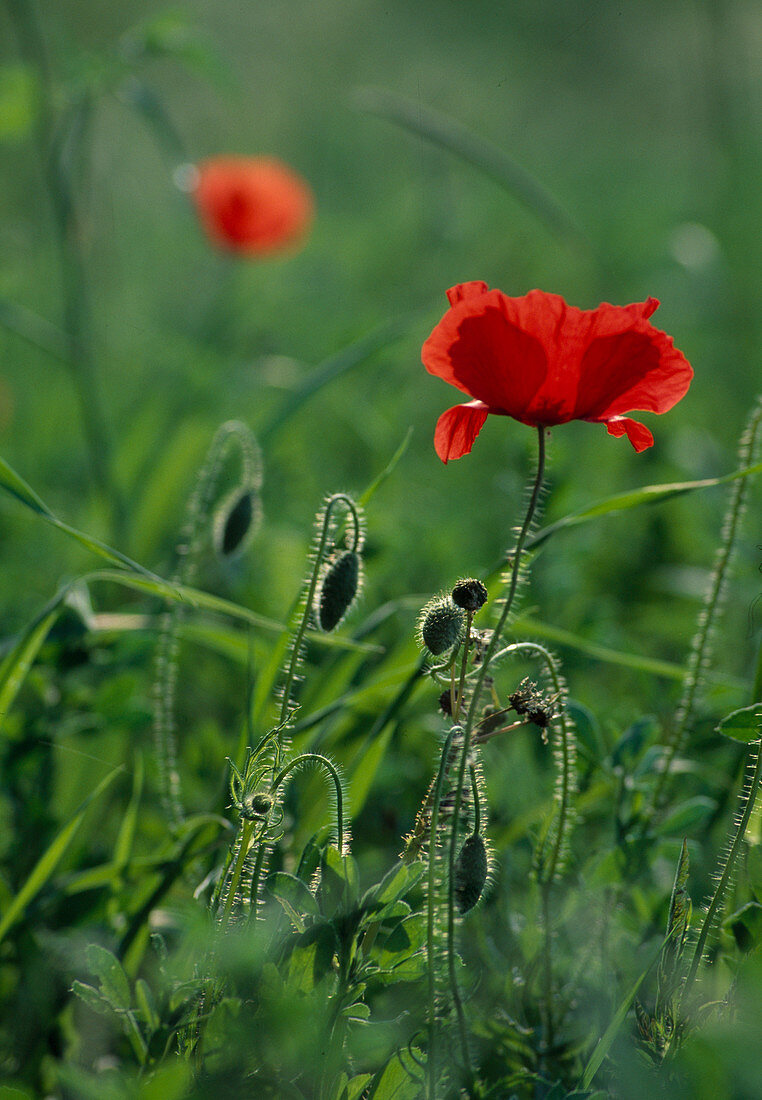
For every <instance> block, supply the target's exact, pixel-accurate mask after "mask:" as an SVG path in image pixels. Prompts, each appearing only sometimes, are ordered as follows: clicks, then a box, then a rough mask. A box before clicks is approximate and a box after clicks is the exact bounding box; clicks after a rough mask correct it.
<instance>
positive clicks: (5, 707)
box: [0, 594, 64, 730]
mask: <svg viewBox="0 0 762 1100" xmlns="http://www.w3.org/2000/svg"><path fill="white" fill-rule="evenodd" d="M63 599H64V597H63V594H59V595H58V596H56V597H55V599H54V600H52V601H51V603H49V604H48V605H47V607H45V608H44V609H43V610H42V611H41V612H40V614H39V615H37V616H36V618H34V619H33V620H32V622H31V623H30V624H29V626H28V627H27V628H26V630H25V631H24V632H23V633H22V635H21V637H20V638H19V639H18V641H17V642H16V644H15V645H14V646H13V648H12V649H11V651H10V653H8V654H6V656H5V659H4V660H3V662H2V664H0V730H2V728H3V724H4V722H5V717H6V715H7V714H8V711H9V710H10V709H11V707H12V706H13V702H14V700H15V698H16V696H17V695H18V693H19V691H20V689H21V685H22V684H23V683H24V680H25V679H26V676H27V673H28V672H29V669H30V668H31V666H32V662H33V661H34V659H35V657H36V656H37V653H38V652H39V649H40V646H41V645H42V644H43V642H44V641H45V639H46V638H47V636H48V632H49V630H50V629H51V627H52V626H53V624H54V623H55V621H56V619H57V618H58V616H59V615H60V613H61V608H62V607H63Z"/></svg>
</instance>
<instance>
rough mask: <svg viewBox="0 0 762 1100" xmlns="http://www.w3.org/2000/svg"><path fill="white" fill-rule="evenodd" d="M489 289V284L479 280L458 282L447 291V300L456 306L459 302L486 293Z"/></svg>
mask: <svg viewBox="0 0 762 1100" xmlns="http://www.w3.org/2000/svg"><path fill="white" fill-rule="evenodd" d="M488 290H489V287H488V286H487V284H486V283H482V282H479V281H474V282H472V283H458V285H457V286H451V287H450V289H449V290H448V291H447V300H448V302H449V303H450V305H451V306H456V305H457V304H458V302H463V301H465V300H466V299H467V298H478V297H479V296H480V295H482V294H486V293H487V291H488Z"/></svg>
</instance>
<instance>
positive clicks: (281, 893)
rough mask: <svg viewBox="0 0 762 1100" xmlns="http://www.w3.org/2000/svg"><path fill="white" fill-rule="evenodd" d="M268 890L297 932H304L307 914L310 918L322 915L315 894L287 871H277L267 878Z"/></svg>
mask: <svg viewBox="0 0 762 1100" xmlns="http://www.w3.org/2000/svg"><path fill="white" fill-rule="evenodd" d="M266 885H267V889H268V890H269V892H270V893H271V894H272V896H273V897H274V898H277V900H278V901H279V902H280V904H281V905H282V906H283V908H284V909H285V911H286V913H287V914H288V916H289V918H290V920H291V921H292V923H293V925H294V927H295V928H296V930H297V932H303V931H304V927H305V925H304V920H303V919H302V918H303V916H304V915H305V914H307V915H308V916H310V917H317V916H319V915H320V908H319V906H318V903H317V901H316V900H315V896H314V894H312V893H311V891H310V890H309V889H308V887H307V886H306V885H305V883H303V882H302V880H301V879H300V878H297V877H296V875H290V874H289V873H288V872H287V871H275V872H274V873H273V874H272V875H268V877H267V882H266Z"/></svg>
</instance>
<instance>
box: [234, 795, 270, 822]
mask: <svg viewBox="0 0 762 1100" xmlns="http://www.w3.org/2000/svg"><path fill="white" fill-rule="evenodd" d="M272 808H273V800H272V797H271V795H269V794H267V793H266V792H265V791H255V792H254V793H253V794H250V795H247V796H246V797H245V798H244V799H243V801H242V802H241V817H245V818H247V819H248V820H251V819H252V818H257V817H267V815H268V814H269V812H270V810H271V809H272Z"/></svg>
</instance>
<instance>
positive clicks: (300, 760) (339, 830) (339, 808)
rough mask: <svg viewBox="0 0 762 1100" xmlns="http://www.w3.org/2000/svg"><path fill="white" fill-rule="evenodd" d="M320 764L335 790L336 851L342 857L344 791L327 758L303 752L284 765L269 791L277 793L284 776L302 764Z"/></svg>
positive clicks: (331, 763)
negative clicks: (337, 850)
mask: <svg viewBox="0 0 762 1100" xmlns="http://www.w3.org/2000/svg"><path fill="white" fill-rule="evenodd" d="M310 763H311V764H320V765H322V767H324V768H325V770H326V771H327V772H328V774H329V775H330V777H331V779H332V780H333V784H334V787H335V788H336V834H337V839H338V845H337V846H338V849H339V851H340V852H341V854H342V855H345V852H344V789H343V787H342V785H341V777H340V775H339V773H338V771H337V770H336V766H335V764H333V762H332V761H331V760H329V759H328V757H327V756H322V755H321V754H320V753H318V752H303V753H301V755H299V756H297V757H295V759H294V760H290V761H289V762H288V764H286V766H285V768H282V769H281V771H279V772H278V774H277V775H276V776H275V779H274V780H273V784H272V787H271V788H270V791H271V793H272V794H274V793H275V791H277V789H278V787H280V785H281V783H282V782H283V780H284V779H285V778H286V776H288V775H290V773H291V772H292V771H294V770H295V769H296V768H299V767H301V766H302V764H310Z"/></svg>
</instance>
